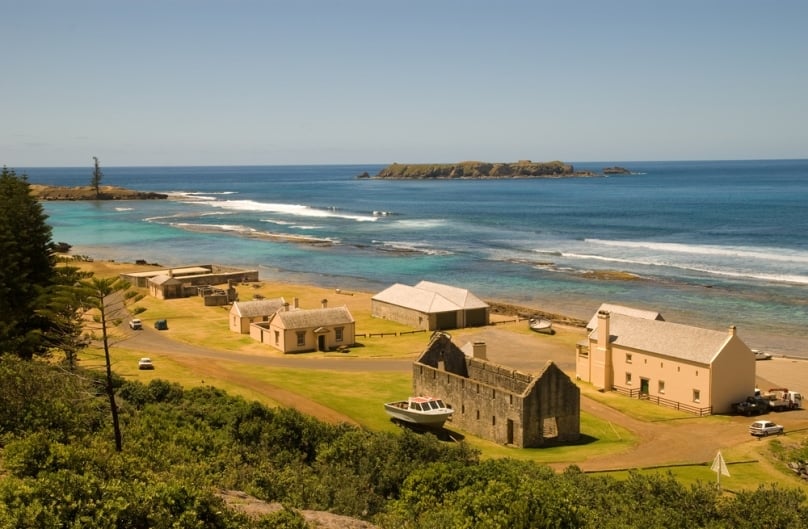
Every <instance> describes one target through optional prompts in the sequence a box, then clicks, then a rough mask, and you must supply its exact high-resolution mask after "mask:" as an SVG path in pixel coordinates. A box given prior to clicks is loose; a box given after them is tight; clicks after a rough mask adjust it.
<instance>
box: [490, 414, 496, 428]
mask: <svg viewBox="0 0 808 529" xmlns="http://www.w3.org/2000/svg"><path fill="white" fill-rule="evenodd" d="M496 425H497V416H496V415H492V416H491V426H496Z"/></svg>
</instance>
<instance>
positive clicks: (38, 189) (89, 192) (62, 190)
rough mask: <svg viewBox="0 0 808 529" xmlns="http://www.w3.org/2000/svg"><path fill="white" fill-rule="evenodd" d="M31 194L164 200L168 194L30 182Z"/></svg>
mask: <svg viewBox="0 0 808 529" xmlns="http://www.w3.org/2000/svg"><path fill="white" fill-rule="evenodd" d="M29 187H30V189H31V194H32V195H33V196H35V197H36V198H37V199H38V200H165V199H167V198H168V195H166V194H163V193H154V192H151V191H134V190H132V189H126V188H123V187H115V186H100V187H99V188H98V191H99V192H98V193H96V191H95V188H93V187H91V186H77V187H69V186H46V185H41V184H30V186H29Z"/></svg>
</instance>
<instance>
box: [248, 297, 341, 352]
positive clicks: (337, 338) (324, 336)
mask: <svg viewBox="0 0 808 529" xmlns="http://www.w3.org/2000/svg"><path fill="white" fill-rule="evenodd" d="M250 336H251V337H252V338H254V339H255V340H258V341H259V342H261V343H265V344H268V345H271V346H272V347H275V348H276V349H279V350H280V351H282V352H283V353H303V352H308V351H332V350H335V349H340V348H342V347H350V346H352V345H355V342H356V322H355V321H354V318H353V316H352V315H351V312H350V311H349V310H348V308H347V307H344V306H343V307H333V308H329V307H327V306H325V303H324V304H323V307H322V308H319V309H297V310H286V309H282V310H279V311H277V312H275V313H274V314H272V316H270V318H269V320H268V321H265V322H257V323H253V324H251V325H250Z"/></svg>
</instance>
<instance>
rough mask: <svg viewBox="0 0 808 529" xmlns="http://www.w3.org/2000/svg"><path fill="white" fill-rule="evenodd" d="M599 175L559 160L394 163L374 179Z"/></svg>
mask: <svg viewBox="0 0 808 529" xmlns="http://www.w3.org/2000/svg"><path fill="white" fill-rule="evenodd" d="M575 176H596V175H594V174H593V173H590V172H576V171H575V168H574V167H573V166H572V165H570V164H567V163H564V162H560V161H553V162H532V161H530V160H520V161H518V162H514V163H490V162H458V163H449V164H400V163H393V164H391V165H389V166H387V167H385V168H384V169H382V170H381V171H379V173H378V174H377V175H376V176H375V178H388V179H460V178H569V177H575Z"/></svg>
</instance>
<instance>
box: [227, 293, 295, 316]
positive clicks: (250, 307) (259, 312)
mask: <svg viewBox="0 0 808 529" xmlns="http://www.w3.org/2000/svg"><path fill="white" fill-rule="evenodd" d="M284 303H286V301H285V300H284V299H283V298H273V299H257V300H253V301H236V302H235V303H233V308H232V309H230V312H234V313H236V314H238V315H239V316H241V317H242V318H255V317H258V316H269V315H271V314H273V313H274V312H276V311H277V310H278V309H281V308H283V305H284Z"/></svg>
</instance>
